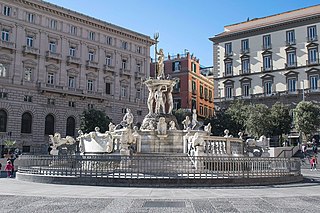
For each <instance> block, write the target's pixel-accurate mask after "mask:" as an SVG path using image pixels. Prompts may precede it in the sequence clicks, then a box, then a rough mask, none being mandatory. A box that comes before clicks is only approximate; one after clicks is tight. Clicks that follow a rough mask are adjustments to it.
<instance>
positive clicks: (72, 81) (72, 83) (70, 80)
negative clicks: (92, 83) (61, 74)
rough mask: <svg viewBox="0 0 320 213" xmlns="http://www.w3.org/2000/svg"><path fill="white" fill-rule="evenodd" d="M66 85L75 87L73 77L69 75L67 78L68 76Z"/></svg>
mask: <svg viewBox="0 0 320 213" xmlns="http://www.w3.org/2000/svg"><path fill="white" fill-rule="evenodd" d="M68 87H69V88H75V87H76V80H75V77H73V76H69V78H68Z"/></svg>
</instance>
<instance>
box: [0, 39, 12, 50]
mask: <svg viewBox="0 0 320 213" xmlns="http://www.w3.org/2000/svg"><path fill="white" fill-rule="evenodd" d="M0 46H1V47H2V48H6V49H10V50H14V49H15V43H13V42H10V41H4V40H0Z"/></svg>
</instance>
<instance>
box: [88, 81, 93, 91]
mask: <svg viewBox="0 0 320 213" xmlns="http://www.w3.org/2000/svg"><path fill="white" fill-rule="evenodd" d="M87 90H88V91H91V92H92V91H93V80H90V79H89V80H88V81H87Z"/></svg>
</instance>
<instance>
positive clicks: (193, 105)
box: [191, 99, 197, 109]
mask: <svg viewBox="0 0 320 213" xmlns="http://www.w3.org/2000/svg"><path fill="white" fill-rule="evenodd" d="M191 108H192V109H197V100H196V99H192V100H191Z"/></svg>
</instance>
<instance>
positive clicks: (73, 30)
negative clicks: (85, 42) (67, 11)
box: [70, 25, 77, 35]
mask: <svg viewBox="0 0 320 213" xmlns="http://www.w3.org/2000/svg"><path fill="white" fill-rule="evenodd" d="M70 34H72V35H77V27H76V26H73V25H71V26H70Z"/></svg>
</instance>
